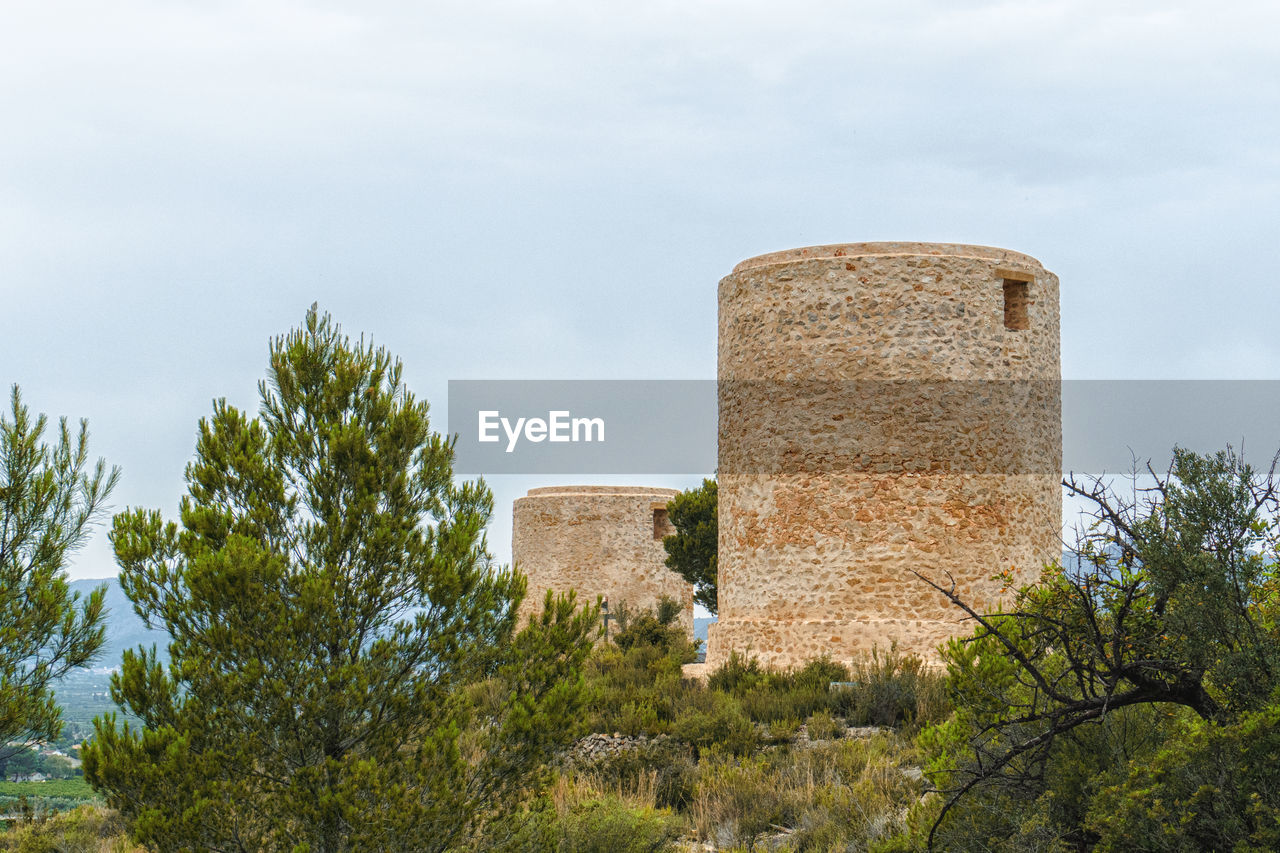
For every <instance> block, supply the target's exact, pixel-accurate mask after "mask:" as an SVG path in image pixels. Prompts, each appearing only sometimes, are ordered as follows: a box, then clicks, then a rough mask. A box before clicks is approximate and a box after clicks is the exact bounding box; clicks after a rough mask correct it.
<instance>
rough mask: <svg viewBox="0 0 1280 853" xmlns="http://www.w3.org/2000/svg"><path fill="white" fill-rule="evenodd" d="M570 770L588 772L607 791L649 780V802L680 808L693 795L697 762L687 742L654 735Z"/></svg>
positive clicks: (619, 789) (686, 803) (620, 789)
mask: <svg viewBox="0 0 1280 853" xmlns="http://www.w3.org/2000/svg"><path fill="white" fill-rule="evenodd" d="M574 769H575V771H580V772H582V773H588V774H590V775H591V776H592V777H594V778H595V779H596V780H597V781H598V782H599V783H600V784H601V785H603V786H605V787H606V789H607V790H614V791H622V790H626V789H627V788H628V787H632V786H635V785H636V784H637V780H642V779H650V780H651V787H652V788H653V805H656V806H659V807H662V808H673V809H683V808H685V807H686V806H687V805H688V804H689V800H690V798H691V797H692V796H693V784H694V777H695V775H696V772H697V765H696V764H695V762H694V758H693V750H692V748H691V747H690V746H689V745H688V744H686V743H683V742H682V741H679V740H676V739H674V738H671V737H658V738H655V739H653V740H650V741H647V742H646V743H643V744H640V745H638V746H636V747H634V748H632V749H624V750H620V751H618V752H617V753H615V754H612V755H607V756H603V757H601V758H597V759H595V760H592V761H590V762H578V763H577V764H576V765H575V766H574Z"/></svg>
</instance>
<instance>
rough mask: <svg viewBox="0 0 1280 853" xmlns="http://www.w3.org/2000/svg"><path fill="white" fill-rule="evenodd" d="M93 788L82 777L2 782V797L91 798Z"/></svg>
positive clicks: (0, 785) (0, 786)
mask: <svg viewBox="0 0 1280 853" xmlns="http://www.w3.org/2000/svg"><path fill="white" fill-rule="evenodd" d="M94 796H95V795H94V793H93V788H91V787H89V783H88V782H86V781H85V780H84V779H82V778H78V777H77V778H74V779H47V780H45V781H43V782H0V797H14V798H17V797H67V798H70V799H82V800H89V799H93V798H94Z"/></svg>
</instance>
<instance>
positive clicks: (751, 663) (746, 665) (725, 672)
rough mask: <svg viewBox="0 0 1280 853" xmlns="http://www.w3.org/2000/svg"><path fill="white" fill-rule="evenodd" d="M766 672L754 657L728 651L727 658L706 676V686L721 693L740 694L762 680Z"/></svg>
mask: <svg viewBox="0 0 1280 853" xmlns="http://www.w3.org/2000/svg"><path fill="white" fill-rule="evenodd" d="M765 677H766V673H765V671H764V667H762V666H761V665H760V661H759V660H758V659H757V658H754V657H747V656H744V655H740V654H738V652H737V651H731V652H729V659H728V660H726V661H725V662H724V663H723V664H722V665H721V666H720V667H719V669H716V670H715V671H714V672H712V673H711V675H709V676H707V687H708V688H709V689H711V690H718V691H721V692H723V693H733V694H737V695H741V694H743V693H745V692H747V691H748V690H750V689H751V688H752V687H755V686H756V685H757V684H760V683H761V682H762V681H764V679H765Z"/></svg>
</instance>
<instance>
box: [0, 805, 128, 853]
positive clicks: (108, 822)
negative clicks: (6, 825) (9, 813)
mask: <svg viewBox="0 0 1280 853" xmlns="http://www.w3.org/2000/svg"><path fill="white" fill-rule="evenodd" d="M134 849H135V848H134V847H133V845H131V844H130V843H129V840H128V836H127V835H125V827H124V821H123V820H121V818H120V815H119V814H118V813H116V812H114V811H111V810H108V809H103V808H99V807H97V806H80V807H79V808H76V809H74V810H73V811H69V812H63V813H61V814H57V815H52V816H50V817H47V818H39V819H36V820H34V821H32V822H30V823H26V824H23V825H21V826H18V827H16V828H14V829H11V830H10V831H8V832H4V833H0V850H12V851H15V853H130V851H133V850H134Z"/></svg>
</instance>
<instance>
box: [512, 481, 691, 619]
mask: <svg viewBox="0 0 1280 853" xmlns="http://www.w3.org/2000/svg"><path fill="white" fill-rule="evenodd" d="M676 494H677V492H676V491H675V490H674V489H650V488H641V487H632V486H550V487H547V488H541V489H530V490H529V494H528V495H526V496H525V497H522V498H517V499H516V501H515V505H514V508H513V510H512V515H513V527H512V532H511V553H512V558H513V560H514V561H515V564H516V567H517V568H519V569H520V571H522V572H524V573H525V574H526V575H528V577H529V594H528V595H527V596H526V597H525V601H524V604H523V605H522V606H521V609H520V618H521V621H522V622H523V621H524V620H526V619H527V618H528V617H529V616H530V615H531V614H533V613H534V612H537V611H538V610H540V609H541V607H542V600H543V597H544V596H545V595H546V591H547V590H548V589H553V590H555V591H556V592H568V591H569V590H570V589H576V590H577V591H578V600H579V601H580V602H582V603H584V604H593V603H595V600H596V598H597V596H599V597H602V598H607V599H608V600H609V606H610V608H611V609H612V610H613V612H614V613H617V611H618V608H619V606H620V605H625V606H626V607H628V608H630V609H632V610H647V609H653V608H655V607H656V606H657V604H658V600H659V599H660V598H661V597H662V596H664V595H666V596H670V597H671V598H674V599H675V600H676V601H679V602H680V603H681V604H682V605H683V606H684V609H683V612H682V614H681V625H682V626H683V627H684V629H685V632H686V633H688V634H689V635H690V636H692V634H693V586H692V585H691V584H689V583H687V582H685V580H684V578H682V577H680V575H678V574H676V573H675V572H673V571H671V570H670V569H668V568H667V567H666V565H665V564H664V561H665V560H666V557H667V554H666V551H665V550H664V549H663V547H662V538H661V537H662V536H664V535H669V534H671V533H674V532H675V529H674V528H672V527H671V525H670V523H669V522H667V521H666V516H665V509H666V505H667V502H668V501H669V500H671V498H673V497H675V495H676ZM659 510H660V511H661V516H660V518H659V525H658V528H659V529H656V530H655V511H659Z"/></svg>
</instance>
